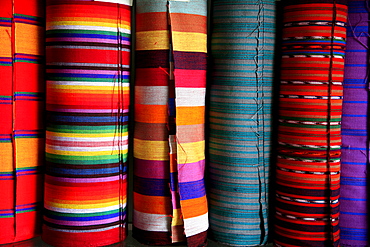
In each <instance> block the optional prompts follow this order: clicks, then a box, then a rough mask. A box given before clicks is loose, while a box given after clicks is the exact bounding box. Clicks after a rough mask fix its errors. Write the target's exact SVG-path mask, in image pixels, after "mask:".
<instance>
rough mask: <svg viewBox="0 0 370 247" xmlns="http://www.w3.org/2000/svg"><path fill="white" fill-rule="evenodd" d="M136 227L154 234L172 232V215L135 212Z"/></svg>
mask: <svg viewBox="0 0 370 247" xmlns="http://www.w3.org/2000/svg"><path fill="white" fill-rule="evenodd" d="M133 217H134V226H135V227H137V228H139V229H141V230H144V231H153V232H170V231H171V221H172V218H171V217H170V215H163V214H148V213H142V212H139V211H136V210H134V215H133Z"/></svg>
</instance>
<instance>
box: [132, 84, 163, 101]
mask: <svg viewBox="0 0 370 247" xmlns="http://www.w3.org/2000/svg"><path fill="white" fill-rule="evenodd" d="M135 103H136V104H143V105H167V104H168V87H167V86H149V87H148V86H136V87H135Z"/></svg>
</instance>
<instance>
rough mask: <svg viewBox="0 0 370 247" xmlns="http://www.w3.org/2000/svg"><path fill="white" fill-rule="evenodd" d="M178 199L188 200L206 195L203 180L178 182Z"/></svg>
mask: <svg viewBox="0 0 370 247" xmlns="http://www.w3.org/2000/svg"><path fill="white" fill-rule="evenodd" d="M179 192H180V200H190V199H195V198H200V197H203V196H205V195H206V189H205V187H204V180H203V179H202V180H198V181H193V182H186V183H179Z"/></svg>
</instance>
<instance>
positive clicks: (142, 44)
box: [136, 30, 170, 51]
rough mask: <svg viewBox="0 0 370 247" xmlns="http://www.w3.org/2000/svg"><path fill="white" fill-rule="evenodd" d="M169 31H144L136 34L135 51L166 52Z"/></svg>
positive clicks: (168, 47)
mask: <svg viewBox="0 0 370 247" xmlns="http://www.w3.org/2000/svg"><path fill="white" fill-rule="evenodd" d="M169 42H170V41H169V31H168V30H160V31H145V32H137V33H136V50H138V51H142V50H168V49H170V46H169Z"/></svg>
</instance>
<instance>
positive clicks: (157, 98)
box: [133, 0, 208, 246]
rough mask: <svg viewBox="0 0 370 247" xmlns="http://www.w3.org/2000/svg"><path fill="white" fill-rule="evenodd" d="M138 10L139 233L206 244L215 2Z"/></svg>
mask: <svg viewBox="0 0 370 247" xmlns="http://www.w3.org/2000/svg"><path fill="white" fill-rule="evenodd" d="M136 10H137V14H136V23H137V24H136V32H137V33H136V50H137V51H136V84H135V133H134V157H135V164H134V214H133V217H134V219H133V225H134V228H133V235H134V237H135V238H136V239H138V240H139V241H140V242H142V243H146V244H154V245H159V244H170V243H176V242H182V241H184V240H187V244H188V246H201V245H203V244H204V243H205V241H206V230H207V229H208V213H207V200H206V195H205V186H204V164H205V162H204V121H205V117H204V113H205V111H204V108H205V86H206V52H207V42H206V40H207V36H206V33H207V17H206V16H207V1H206V0H186V1H179V0H170V1H167V0H141V1H137V9H136Z"/></svg>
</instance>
